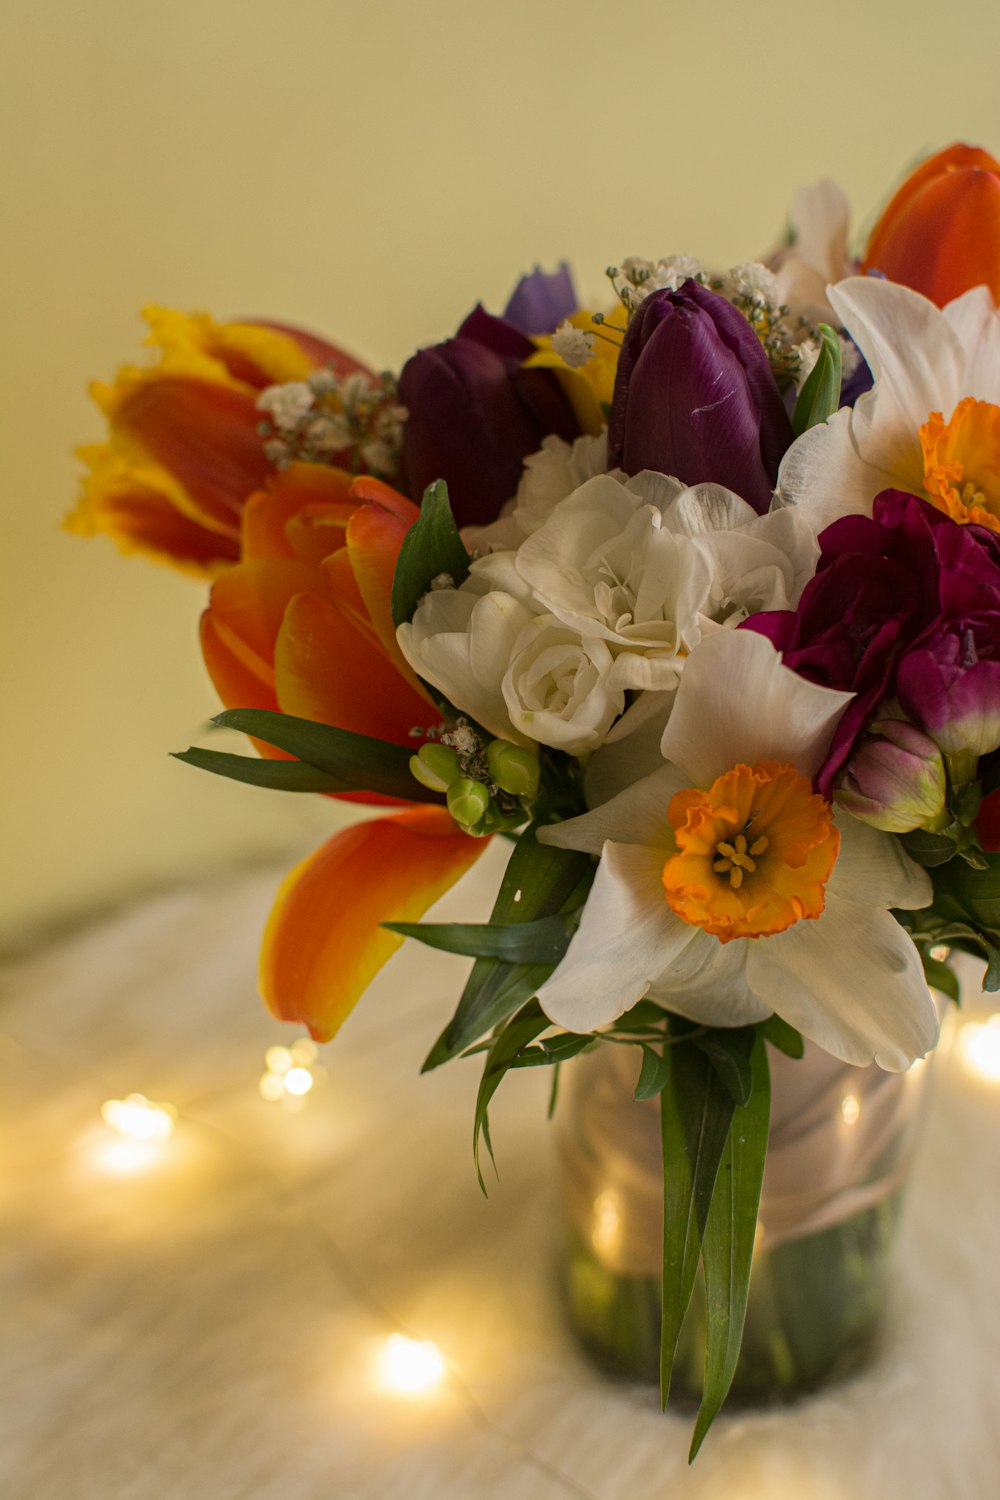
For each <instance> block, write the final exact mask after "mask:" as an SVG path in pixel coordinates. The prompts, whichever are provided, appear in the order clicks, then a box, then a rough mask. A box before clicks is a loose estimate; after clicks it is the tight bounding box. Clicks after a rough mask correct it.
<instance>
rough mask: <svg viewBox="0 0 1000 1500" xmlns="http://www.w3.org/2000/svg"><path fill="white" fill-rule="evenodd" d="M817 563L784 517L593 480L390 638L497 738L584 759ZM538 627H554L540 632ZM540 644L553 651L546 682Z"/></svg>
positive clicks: (726, 497) (713, 494) (709, 491)
mask: <svg viewBox="0 0 1000 1500" xmlns="http://www.w3.org/2000/svg"><path fill="white" fill-rule="evenodd" d="M565 446H566V445H563V447H564V448H565ZM563 458H565V454H564V455H563ZM516 514H517V513H516V512H515V515H516ZM534 519H535V518H534V517H532V521H534ZM815 560H816V545H815V540H814V538H813V535H812V533H811V531H810V529H809V527H808V526H806V525H805V524H803V522H802V521H801V519H800V518H799V517H798V515H797V514H796V513H795V512H794V511H783V512H778V513H772V514H769V515H765V516H758V515H757V514H756V512H755V511H754V510H753V509H752V507H751V506H749V505H747V503H746V502H745V501H744V500H741V499H740V498H739V497H738V496H737V495H734V494H732V493H731V492H730V491H729V490H725V489H723V488H722V487H721V486H719V485H712V484H706V485H696V486H694V487H692V488H686V487H685V486H684V485H682V484H681V483H680V482H679V481H678V480H676V479H670V478H668V477H667V476H665V475H663V474H654V473H650V472H645V473H642V474H638V475H636V476H634V477H633V478H631V479H626V478H625V476H624V475H622V476H621V477H620V478H619V477H615V475H612V474H600V475H597V476H595V477H594V478H592V479H588V480H587V481H586V482H585V483H584V484H583V485H581V486H580V487H579V488H578V489H576V490H575V491H574V492H573V493H572V494H571V495H569V496H568V497H567V498H566V499H564V500H561V501H559V503H558V504H556V505H555V506H554V507H552V508H551V509H550V510H549V513H548V516H547V518H546V519H545V520H544V521H542V522H541V524H540V525H537V526H533V527H532V530H531V532H530V534H529V535H528V536H527V537H525V539H524V540H523V541H522V543H521V545H520V547H519V548H518V549H517V550H516V551H515V550H510V551H504V552H494V553H491V554H488V555H487V556H485V557H481V558H479V559H478V560H477V561H476V562H474V563H473V564H472V568H471V571H470V574H469V577H468V579H467V580H466V582H465V583H463V585H462V586H461V588H460V589H457V590H452V591H449V590H436V591H434V592H433V593H431V594H429V595H427V596H425V598H424V599H423V600H422V601H421V602H420V604H419V606H418V608H417V610H416V612H415V614H414V617H413V620H412V622H411V624H410V625H404V626H402V627H401V628H400V631H399V642H400V646H401V647H402V650H403V652H404V654H405V655H406V657H407V660H408V661H409V662H410V664H411V665H412V666H413V668H414V670H415V671H417V672H418V673H419V674H420V675H421V676H422V677H424V678H426V679H427V680H428V681H429V682H433V683H434V684H435V685H436V686H437V687H438V688H439V689H440V690H441V691H442V692H443V693H444V694H445V696H446V697H447V698H448V699H449V701H450V702H451V703H453V704H454V705H455V707H456V708H459V709H461V710H462V712H464V713H467V714H469V715H470V716H471V717H472V718H474V719H478V720H479V721H480V722H481V723H482V724H484V725H485V726H486V727H487V728H489V729H490V730H491V731H492V732H493V733H494V734H504V733H507V734H508V736H509V737H513V738H516V739H519V740H521V739H523V738H525V737H527V738H530V739H534V740H537V741H538V742H540V743H542V744H547V745H552V746H553V747H555V748H558V749H563V750H567V751H569V753H571V754H582V753H583V752H584V751H585V750H594V749H597V748H598V747H599V746H601V745H602V744H603V743H604V742H605V740H607V739H608V738H611V739H619V738H622V737H623V736H624V735H626V734H630V733H631V732H632V731H633V730H634V729H637V728H639V727H640V725H642V724H644V723H646V722H647V720H648V719H649V718H650V717H651V715H652V714H653V712H654V711H655V712H659V713H660V714H661V715H664V716H665V714H666V712H667V710H668V708H669V700H668V698H667V697H662V701H659V702H658V703H657V704H649V703H646V702H645V701H644V696H643V697H640V698H639V699H638V700H637V701H635V702H633V704H632V706H631V707H630V708H629V710H628V713H627V714H626V715H625V716H624V717H623V718H621V719H620V720H619V716H620V715H622V713H623V710H624V708H625V703H626V694H627V693H631V694H640V695H654V696H656V697H658V698H661V695H668V694H669V693H670V692H671V691H672V690H673V689H674V687H675V686H676V683H677V680H678V677H679V675H680V673H681V671H682V669H683V665H684V659H685V657H686V656H687V654H688V652H690V651H691V650H693V648H694V647H695V646H696V645H697V644H698V642H699V641H700V640H701V639H702V638H703V636H706V635H711V634H713V633H714V632H716V631H719V630H730V629H732V628H734V627H735V626H736V625H738V624H739V623H740V622H741V621H742V620H744V619H745V618H746V617H747V615H748V614H753V613H756V612H757V611H758V610H762V609H791V608H794V607H795V605H796V603H797V602H798V599H799V595H800V594H801V591H802V589H803V588H804V586H805V584H806V582H807V581H808V579H809V578H810V577H811V576H812V572H813V569H814V566H815ZM486 601H490V602H489V603H487V602H486ZM534 616H545V617H549V623H548V624H547V626H546V627H545V629H544V630H543V629H542V626H541V625H540V624H539V622H538V621H537V620H534V619H533V617H534ZM555 622H558V623H559V624H560V625H561V627H562V629H561V631H559V632H556V630H555ZM486 632H491V633H492V635H491V638H490V640H489V643H488V644H487V641H486ZM543 637H544V639H545V640H546V642H547V643H548V645H551V646H552V647H553V649H555V648H556V646H558V651H557V653H556V656H558V657H559V660H558V661H557V659H556V656H552V657H549V656H546V658H545V661H546V663H549V664H552V672H551V674H550V675H548V676H546V675H545V673H543V672H542V669H541V667H540V666H539V665H538V662H539V661H540V659H541V658H540V655H539V653H538V651H536V649H535V645H536V642H537V641H538V640H540V639H542V638H543ZM529 646H530V651H529ZM525 652H529V655H528V656H525V655H524V653H525ZM505 653H506V655H505ZM515 656H518V659H519V661H521V663H522V664H521V665H520V666H519V667H518V669H517V671H516V672H515V674H514V676H511V675H510V674H509V673H508V670H507V668H508V665H509V664H510V663H511V662H512V661H513V660H514V657H515ZM529 656H530V662H529ZM522 658H523V660H522ZM547 671H548V667H546V672H547ZM595 674H596V676H595ZM543 679H544V684H545V685H544V693H545V694H548V697H547V698H545V700H544V701H543V698H542V697H541V696H540V694H541V693H542V691H543V689H542V687H540V686H539V684H541V683H542V682H543ZM598 679H599V681H598ZM529 684H530V692H529ZM501 704H502V705H503V707H501ZM616 720H619V722H617V723H616V722H615V721H616ZM500 726H503V727H500ZM511 731H513V734H511Z"/></svg>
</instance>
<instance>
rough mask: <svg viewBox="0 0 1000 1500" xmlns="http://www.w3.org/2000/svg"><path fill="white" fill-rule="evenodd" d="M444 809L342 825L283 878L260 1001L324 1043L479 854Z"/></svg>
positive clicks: (266, 945) (478, 846) (266, 946)
mask: <svg viewBox="0 0 1000 1500" xmlns="http://www.w3.org/2000/svg"><path fill="white" fill-rule="evenodd" d="M487 842H488V840H485V839H473V838H469V837H468V835H466V834H464V833H459V832H458V831H457V830H456V827H455V824H454V823H453V822H452V820H451V818H450V817H449V816H448V813H447V812H446V811H445V810H444V808H438V807H414V808H407V809H406V810H405V811H404V812H400V813H393V814H391V815H389V816H387V817H383V818H377V819H374V820H372V821H371V822H367V823H357V824H355V825H354V827H352V828H346V829H344V831H343V832H342V833H338V834H336V835H335V836H334V837H333V838H332V839H330V840H329V841H328V842H327V843H325V844H324V845H323V846H322V848H320V849H318V850H317V851H316V853H315V854H312V855H310V857H309V858H308V859H306V860H304V861H303V862H302V864H300V865H299V866H298V867H297V868H296V869H294V870H293V871H292V872H291V874H290V875H288V876H287V877H286V879H285V880H284V882H283V883H282V885H281V888H280V890H279V891H278V896H277V900H276V901H275V904H274V908H273V910H272V912H271V916H270V919H269V921H268V924H267V927H266V929H265V931H264V940H263V946H262V949H261V958H260V990H261V994H262V995H263V997H264V1001H265V1004H266V1005H267V1007H268V1009H269V1010H270V1011H271V1012H272V1013H273V1014H274V1015H276V1016H278V1017H279V1018H280V1019H282V1020H285V1021H298V1022H300V1023H303V1024H304V1025H306V1026H308V1028H309V1031H310V1033H311V1035H312V1036H313V1037H315V1038H316V1040H317V1041H329V1039H330V1038H331V1037H332V1036H333V1035H334V1034H335V1033H336V1031H337V1030H338V1028H339V1027H340V1025H341V1024H342V1022H343V1021H344V1019H345V1018H346V1017H347V1016H348V1015H349V1014H350V1012H351V1010H352V1009H353V1008H354V1005H355V1004H356V1002H357V1000H358V999H359V997H360V996H361V994H362V993H363V992H364V990H365V989H366V988H367V986H368V985H369V984H370V983H371V981H372V979H373V978H374V977H375V975H376V974H377V973H378V971H379V969H380V968H381V967H382V965H383V964H384V963H385V962H386V960H387V959H388V958H390V957H391V955H392V954H393V953H394V952H395V951H396V949H397V948H398V947H399V945H400V943H401V942H402V938H400V937H398V936H397V935H396V934H395V933H392V932H386V931H385V929H384V928H382V927H381V926H380V925H379V924H380V923H382V922H414V921H416V920H418V918H420V917H421V916H422V915H423V914H424V912H425V911H426V910H427V908H428V907H429V906H430V905H431V904H432V903H433V902H434V901H436V900H437V899H438V897H439V896H441V895H443V894H444V892H445V891H447V890H449V889H450V887H451V886H452V885H454V883H455V881H456V880H457V879H458V878H459V876H460V875H462V874H464V872H465V871H466V870H467V869H468V868H469V867H470V866H471V865H472V864H473V863H474V861H475V860H476V859H477V858H478V857H479V855H480V854H481V853H482V850H483V847H484V845H485V844H486V843H487Z"/></svg>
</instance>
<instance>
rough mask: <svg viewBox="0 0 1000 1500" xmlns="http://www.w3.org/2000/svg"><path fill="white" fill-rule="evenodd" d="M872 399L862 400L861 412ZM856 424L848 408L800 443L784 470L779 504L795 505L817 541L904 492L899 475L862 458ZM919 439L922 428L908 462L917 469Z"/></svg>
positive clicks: (788, 456)
mask: <svg viewBox="0 0 1000 1500" xmlns="http://www.w3.org/2000/svg"><path fill="white" fill-rule="evenodd" d="M867 399H868V397H867V396H861V397H860V398H859V400H858V403H857V406H860V405H861V403H862V401H865V400H867ZM856 409H857V408H855V410H856ZM853 419H854V412H853V411H852V410H850V409H849V408H848V407H842V408H841V409H840V411H838V412H834V414H833V416H832V417H831V418H830V419H829V421H827V422H823V423H820V425H819V426H817V427H810V429H809V431H808V432H804V433H803V434H802V436H801V437H800V438H796V440H795V442H794V443H793V444H792V446H791V447H790V448H789V450H788V452H787V453H786V454H785V456H784V458H783V459H782V460H781V465H780V467H779V469H778V484H777V488H776V489H775V504H776V505H779V506H784V505H794V506H795V507H796V513H797V514H800V515H801V516H802V517H803V518H804V520H806V521H807V522H808V523H809V525H810V526H811V527H813V529H814V530H815V532H816V533H817V535H818V534H819V532H821V531H822V530H823V529H824V528H825V527H827V526H829V525H830V524H831V523H832V522H833V521H836V520H838V519H839V517H841V516H858V515H864V516H870V515H871V512H872V501H873V500H874V498H875V496H876V495H877V494H879V493H880V492H881V491H882V490H888V489H894V488H897V489H898V488H900V487H901V478H900V476H899V475H897V474H894V473H893V472H892V471H891V470H890V469H888V468H886V467H885V466H884V465H883V464H882V463H880V462H878V461H873V462H871V463H868V462H866V461H865V459H863V458H862V457H861V455H860V453H858V451H857V449H856V448H855V446H854V441H853V439H852V436H851V424H852V421H853ZM923 420H926V416H925V417H924V419H923ZM918 425H919V424H918ZM915 434H916V428H914V440H913V442H912V443H910V444H909V445H908V449H907V456H906V462H907V463H908V464H909V466H910V467H911V468H912V462H911V460H914V455H916V456H917V457H919V453H920V444H919V441H918V440H917V439H916V437H915ZM914 461H915V460H914ZM903 487H906V486H903Z"/></svg>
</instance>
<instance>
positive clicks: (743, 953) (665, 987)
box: [649, 928, 774, 1026]
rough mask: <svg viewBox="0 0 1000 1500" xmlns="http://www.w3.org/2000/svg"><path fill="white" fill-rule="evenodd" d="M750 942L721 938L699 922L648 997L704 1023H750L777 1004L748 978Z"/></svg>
mask: <svg viewBox="0 0 1000 1500" xmlns="http://www.w3.org/2000/svg"><path fill="white" fill-rule="evenodd" d="M747 947H748V945H747V943H745V942H741V941H740V940H738V939H737V941H735V942H732V943H720V942H719V939H718V938H717V937H712V936H711V934H710V933H707V932H703V931H702V930H701V929H700V928H697V929H696V930H695V935H694V937H693V938H692V940H691V942H690V943H688V945H687V947H686V948H685V949H684V950H683V952H681V953H679V954H678V955H677V956H676V957H675V958H674V960H673V962H672V963H671V965H670V967H669V969H667V970H666V971H665V972H664V973H663V974H661V975H660V976H659V977H658V978H657V979H655V980H654V981H653V983H652V985H651V986H650V989H649V999H650V1000H659V1001H661V1002H662V1003H663V1004H664V1005H666V1006H667V1007H668V1008H669V1009H670V1010H673V1011H676V1012H677V1014H678V1015H680V1016H687V1018H688V1020H690V1021H700V1022H701V1024H702V1025H703V1026H749V1025H751V1024H752V1023H753V1022H754V1021H763V1020H764V1019H765V1018H766V1017H767V1016H769V1015H770V1014H771V1012H772V1011H773V1009H774V1007H773V1005H769V1004H768V1003H767V1002H766V1001H765V1000H763V999H761V998H760V997H759V996H757V995H755V994H754V993H753V991H752V990H751V989H750V986H749V984H748V983H747Z"/></svg>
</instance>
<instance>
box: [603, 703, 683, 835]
mask: <svg viewBox="0 0 1000 1500" xmlns="http://www.w3.org/2000/svg"><path fill="white" fill-rule="evenodd" d="M673 701H674V694H673V691H670V692H668V693H640V694H639V696H638V698H637V699H636V700H635V702H634V703H633V704H631V705H630V706H629V707H628V708H627V709H626V710H625V712H624V713H623V714H622V716H621V718H620V719H619V720H618V722H617V723H616V724H615V725H614V727H613V728H612V729H611V730H610V732H609V734H608V736H607V738H606V739H605V741H604V744H603V745H601V746H600V747H599V748H598V749H597V750H595V751H594V753H593V755H592V756H591V757H590V760H589V761H588V762H587V770H586V773H585V775H584V782H583V786H584V795H585V797H586V801H587V806H588V807H597V806H598V804H599V803H601V802H610V800H611V798H612V797H617V795H618V793H619V792H624V791H625V790H626V789H627V788H628V787H630V786H634V785H635V784H636V782H637V781H640V780H641V779H642V778H643V777H645V776H651V775H652V774H653V772H654V771H659V770H661V769H662V767H663V756H662V755H661V754H660V740H661V738H662V736H663V730H664V728H665V726H666V722H667V719H668V717H669V715H670V709H671V705H672V704H673Z"/></svg>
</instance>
